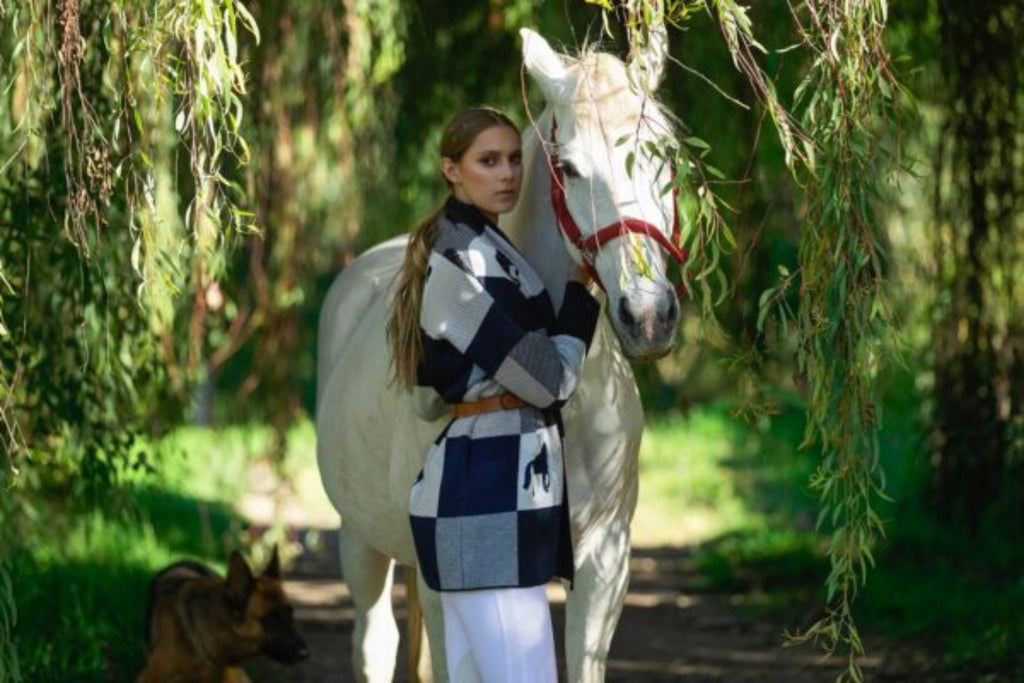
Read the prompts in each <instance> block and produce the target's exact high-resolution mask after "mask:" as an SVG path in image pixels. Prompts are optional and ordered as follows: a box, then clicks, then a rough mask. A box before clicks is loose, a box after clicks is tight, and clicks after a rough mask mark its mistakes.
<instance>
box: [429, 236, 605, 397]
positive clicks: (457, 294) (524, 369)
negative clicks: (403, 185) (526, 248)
mask: <svg viewBox="0 0 1024 683" xmlns="http://www.w3.org/2000/svg"><path fill="white" fill-rule="evenodd" d="M599 310H600V305H599V304H598V303H597V301H596V300H595V299H594V298H593V297H592V296H591V295H590V294H589V293H588V292H587V290H586V288H585V287H583V286H582V285H581V284H579V283H569V284H568V285H567V287H566V291H565V297H564V301H563V304H562V308H561V310H560V311H559V314H558V317H557V320H556V323H555V326H554V328H553V330H552V334H551V336H548V335H547V334H545V333H544V332H543V331H526V330H524V329H523V328H522V327H521V326H520V325H519V324H518V323H516V321H515V320H514V319H513V318H512V317H511V316H510V315H509V314H508V312H507V311H505V310H503V308H502V305H501V304H500V303H499V302H497V301H495V299H494V298H493V297H492V296H491V295H490V294H489V293H488V292H487V289H486V287H485V286H484V282H483V281H482V279H481V278H479V277H477V276H476V275H474V274H473V272H472V270H471V268H470V267H469V264H465V263H461V262H460V260H459V259H458V257H453V256H450V255H448V254H441V253H438V252H433V253H432V254H431V255H430V261H429V268H428V275H427V278H426V281H425V282H424V285H423V301H422V305H421V307H420V325H421V327H422V328H423V331H424V332H425V333H426V334H427V335H428V336H430V337H432V338H434V339H443V340H445V341H447V342H449V343H450V344H452V346H454V347H455V348H456V349H457V350H458V351H459V352H460V353H463V354H465V355H466V356H467V357H468V358H469V359H470V360H471V361H472V362H473V363H474V364H476V365H478V366H479V367H480V368H482V369H483V370H484V372H486V373H487V375H488V376H489V377H492V378H493V379H494V380H495V381H497V382H498V383H499V384H501V385H502V386H503V387H505V388H506V389H507V390H508V391H510V392H512V393H513V394H515V395H516V396H518V397H519V398H521V399H523V400H524V401H526V402H527V403H529V404H531V405H534V406H537V407H538V408H550V407H557V406H560V405H561V404H563V403H565V401H567V400H568V399H569V397H570V396H571V395H572V392H573V390H574V389H575V387H576V382H577V380H578V379H579V374H580V370H581V369H582V366H583V359H584V358H585V357H586V353H587V349H588V348H589V346H590V341H591V339H592V338H593V335H594V329H595V327H596V326H597V316H598V313H599Z"/></svg>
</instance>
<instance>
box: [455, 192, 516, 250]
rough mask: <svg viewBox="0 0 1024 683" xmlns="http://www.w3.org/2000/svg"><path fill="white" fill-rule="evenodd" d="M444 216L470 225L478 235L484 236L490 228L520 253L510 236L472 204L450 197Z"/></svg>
mask: <svg viewBox="0 0 1024 683" xmlns="http://www.w3.org/2000/svg"><path fill="white" fill-rule="evenodd" d="M444 215H445V216H446V217H447V218H448V220H450V221H454V222H455V223H462V224H463V225H468V226H469V227H470V228H472V229H473V231H474V232H476V233H477V234H478V235H482V234H483V233H484V229H485V228H490V229H491V230H493V231H494V232H496V233H498V235H500V236H501V238H502V239H503V240H505V241H506V242H507V243H508V244H509V246H511V247H512V248H513V249H515V250H516V251H519V250H518V249H516V247H515V245H513V244H512V240H510V239H509V238H508V235H506V234H505V232H504V231H503V230H502V229H501V228H499V227H498V226H497V225H496V224H495V223H494V221H492V220H491V219H490V218H488V217H487V216H485V215H484V213H483V211H481V210H480V209H478V208H477V207H475V206H473V205H472V204H467V203H466V202H464V201H461V200H459V199H456V198H455V195H448V199H447V200H446V201H445V203H444Z"/></svg>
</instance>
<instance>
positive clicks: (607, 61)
mask: <svg viewBox="0 0 1024 683" xmlns="http://www.w3.org/2000/svg"><path fill="white" fill-rule="evenodd" d="M567 66H568V68H569V70H570V71H571V72H573V73H575V74H578V75H579V76H580V78H579V80H578V82H577V85H576V91H575V93H573V105H574V107H573V108H574V110H575V113H576V117H577V121H578V122H580V123H584V124H587V123H591V124H597V125H600V126H602V127H603V128H604V129H606V130H609V131H615V132H621V131H624V130H628V129H634V130H637V129H638V128H647V129H648V131H649V132H650V133H653V134H654V136H656V137H661V136H670V137H674V136H675V129H676V124H677V123H678V121H677V119H676V117H675V116H674V115H673V114H672V113H671V112H669V111H668V109H666V108H665V107H664V106H663V105H662V104H661V103H660V102H658V101H657V100H656V99H655V98H653V97H648V96H644V95H641V94H638V93H637V92H636V91H635V90H633V88H632V86H631V84H630V78H629V72H628V69H627V66H626V65H625V64H624V63H623V62H622V60H620V59H619V58H618V57H616V56H615V55H612V54H609V53H608V52H604V51H602V50H601V46H600V45H599V44H597V43H591V44H585V45H584V46H583V48H582V49H581V50H580V52H579V54H578V55H577V56H576V57H569V64H568V65H567ZM641 123H643V124H645V125H644V126H640V124H641ZM644 137H646V136H644Z"/></svg>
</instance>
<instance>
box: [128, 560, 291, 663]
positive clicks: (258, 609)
mask: <svg viewBox="0 0 1024 683" xmlns="http://www.w3.org/2000/svg"><path fill="white" fill-rule="evenodd" d="M146 641H147V643H148V645H149V657H148V660H147V661H146V668H145V669H143V670H142V673H140V674H139V677H138V681H137V683H172V682H173V683H241V682H244V681H248V680H249V678H248V677H247V676H246V674H245V672H244V671H243V670H242V668H241V667H240V666H239V665H240V664H241V663H242V662H244V661H245V660H247V659H250V658H252V657H255V656H257V655H261V654H262V655H266V656H268V657H270V658H271V659H274V660H276V661H279V662H284V663H286V664H293V663H295V662H299V661H301V660H303V659H306V658H307V657H308V656H309V650H308V649H307V648H306V643H305V642H304V641H303V640H302V637H301V636H299V634H298V633H297V632H296V630H295V623H294V621H293V620H292V607H291V605H290V604H289V602H288V599H287V598H286V597H285V594H284V590H283V588H282V587H281V566H280V562H279V561H278V557H277V547H276V546H275V547H274V552H273V554H272V556H271V558H270V562H269V563H268V564H267V568H266V569H265V570H264V571H263V573H262V574H260V575H259V576H255V575H253V572H252V570H251V569H250V568H249V565H248V564H247V563H246V561H245V560H244V559H243V558H242V556H241V554H239V553H238V551H235V552H233V553H231V558H230V560H229V562H228V575H227V578H226V579H222V578H220V577H219V576H218V575H217V574H216V573H215V572H214V571H213V570H212V569H210V568H209V567H207V566H205V565H202V564H199V563H198V562H192V561H188V560H186V561H183V562H176V563H174V564H172V565H170V566H169V567H165V568H164V569H163V570H161V571H160V572H159V573H158V574H157V575H156V576H154V577H153V581H152V583H151V584H150V589H149V602H148V604H147V605H146Z"/></svg>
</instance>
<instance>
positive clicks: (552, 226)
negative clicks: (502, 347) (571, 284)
mask: <svg viewBox="0 0 1024 683" xmlns="http://www.w3.org/2000/svg"><path fill="white" fill-rule="evenodd" d="M550 128H551V113H550V112H549V111H545V113H544V114H542V115H541V117H540V119H539V120H538V121H537V123H536V126H532V125H531V126H527V128H526V131H525V132H524V133H523V192H522V194H521V196H520V199H519V204H518V205H517V206H516V208H515V210H514V211H511V212H509V213H508V214H507V215H506V216H504V218H503V219H502V222H501V227H502V229H503V230H504V231H505V233H506V234H507V235H508V236H509V239H511V240H512V242H513V244H515V245H516V247H518V248H519V250H520V251H521V252H523V255H524V256H525V257H526V260H527V261H529V262H530V265H532V266H533V268H534V270H536V271H537V274H538V275H540V277H541V279H542V280H543V281H544V286H545V287H547V289H548V292H550V293H551V299H552V302H553V303H554V305H555V309H556V310H557V309H558V308H559V307H561V305H562V295H563V293H564V291H565V282H566V280H567V279H568V276H569V273H570V270H571V268H572V260H571V259H570V258H569V253H568V252H567V251H566V248H565V243H564V242H563V241H562V236H561V235H560V234H559V232H558V225H557V224H556V222H555V212H554V209H553V208H552V206H551V174H550V171H549V169H548V159H547V155H546V154H545V153H544V148H543V145H542V143H541V140H540V138H539V137H538V135H537V131H538V130H540V131H541V132H543V131H545V130H550Z"/></svg>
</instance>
